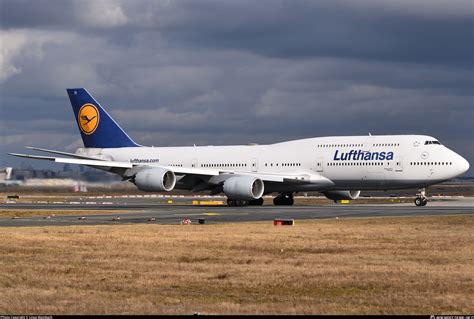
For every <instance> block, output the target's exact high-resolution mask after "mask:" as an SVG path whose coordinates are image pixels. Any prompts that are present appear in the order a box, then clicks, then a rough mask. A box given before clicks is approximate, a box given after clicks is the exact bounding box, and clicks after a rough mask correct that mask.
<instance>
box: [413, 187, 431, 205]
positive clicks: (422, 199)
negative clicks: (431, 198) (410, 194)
mask: <svg viewBox="0 0 474 319" xmlns="http://www.w3.org/2000/svg"><path fill="white" fill-rule="evenodd" d="M426 204H428V198H426V190H425V188H424V187H422V188H420V189H418V193H417V194H416V198H415V205H416V206H418V207H420V206H426Z"/></svg>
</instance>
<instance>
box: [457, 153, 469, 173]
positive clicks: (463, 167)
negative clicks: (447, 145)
mask: <svg viewBox="0 0 474 319" xmlns="http://www.w3.org/2000/svg"><path fill="white" fill-rule="evenodd" d="M456 164H457V166H458V168H459V175H461V174H464V173H466V172H467V171H468V170H469V167H470V166H469V162H468V161H467V160H466V159H465V158H464V157H462V156H459V160H458V161H457V163H456Z"/></svg>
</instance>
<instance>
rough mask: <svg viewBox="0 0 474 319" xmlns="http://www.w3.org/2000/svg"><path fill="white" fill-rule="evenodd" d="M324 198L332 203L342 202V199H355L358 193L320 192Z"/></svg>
mask: <svg viewBox="0 0 474 319" xmlns="http://www.w3.org/2000/svg"><path fill="white" fill-rule="evenodd" d="M322 193H323V194H324V196H326V197H327V198H329V199H332V200H333V201H337V200H343V199H357V198H358V197H359V195H360V191H328V192H322Z"/></svg>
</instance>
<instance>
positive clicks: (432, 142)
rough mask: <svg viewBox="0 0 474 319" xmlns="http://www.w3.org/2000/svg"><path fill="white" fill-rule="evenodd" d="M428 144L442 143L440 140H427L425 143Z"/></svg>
mask: <svg viewBox="0 0 474 319" xmlns="http://www.w3.org/2000/svg"><path fill="white" fill-rule="evenodd" d="M428 144H437V145H441V143H440V142H438V141H426V142H425V145H428Z"/></svg>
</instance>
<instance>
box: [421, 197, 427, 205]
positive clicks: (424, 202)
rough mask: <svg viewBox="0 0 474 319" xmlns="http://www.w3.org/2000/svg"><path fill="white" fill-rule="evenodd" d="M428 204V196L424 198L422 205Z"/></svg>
mask: <svg viewBox="0 0 474 319" xmlns="http://www.w3.org/2000/svg"><path fill="white" fill-rule="evenodd" d="M426 204H428V198H426V197H425V198H423V200H422V202H421V206H426Z"/></svg>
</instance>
